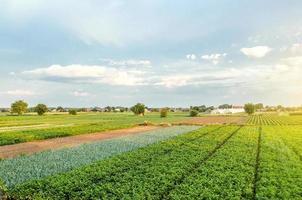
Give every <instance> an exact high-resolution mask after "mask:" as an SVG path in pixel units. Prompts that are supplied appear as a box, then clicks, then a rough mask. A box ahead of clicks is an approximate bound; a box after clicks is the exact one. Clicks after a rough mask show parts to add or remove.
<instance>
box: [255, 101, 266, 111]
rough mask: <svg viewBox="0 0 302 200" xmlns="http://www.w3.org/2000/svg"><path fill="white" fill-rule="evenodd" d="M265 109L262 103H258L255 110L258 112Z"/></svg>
mask: <svg viewBox="0 0 302 200" xmlns="http://www.w3.org/2000/svg"><path fill="white" fill-rule="evenodd" d="M263 108H264V106H263V104H262V103H257V104H255V109H256V110H260V109H263Z"/></svg>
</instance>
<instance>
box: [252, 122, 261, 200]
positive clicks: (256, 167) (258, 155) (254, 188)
mask: <svg viewBox="0 0 302 200" xmlns="http://www.w3.org/2000/svg"><path fill="white" fill-rule="evenodd" d="M258 132H259V135H258V144H257V156H256V164H255V177H254V183H253V199H254V200H256V199H257V196H256V194H257V183H258V181H259V178H260V177H259V169H260V153H261V142H262V127H259V130H258Z"/></svg>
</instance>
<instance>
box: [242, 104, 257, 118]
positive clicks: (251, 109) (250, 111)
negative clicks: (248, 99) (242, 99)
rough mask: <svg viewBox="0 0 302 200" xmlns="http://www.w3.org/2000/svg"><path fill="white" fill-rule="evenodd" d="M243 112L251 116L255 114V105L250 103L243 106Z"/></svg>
mask: <svg viewBox="0 0 302 200" xmlns="http://www.w3.org/2000/svg"><path fill="white" fill-rule="evenodd" d="M244 111H245V112H246V113H247V114H249V115H251V114H253V113H254V112H255V105H254V104H252V103H247V104H245V105H244Z"/></svg>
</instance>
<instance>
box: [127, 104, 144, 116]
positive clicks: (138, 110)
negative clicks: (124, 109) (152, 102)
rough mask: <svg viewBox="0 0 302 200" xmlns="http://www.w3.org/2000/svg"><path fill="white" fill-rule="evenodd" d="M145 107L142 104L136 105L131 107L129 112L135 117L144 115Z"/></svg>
mask: <svg viewBox="0 0 302 200" xmlns="http://www.w3.org/2000/svg"><path fill="white" fill-rule="evenodd" d="M145 109H146V106H145V105H144V104H142V103H137V104H136V105H134V106H132V107H131V109H130V110H131V111H132V112H133V113H134V114H136V115H145Z"/></svg>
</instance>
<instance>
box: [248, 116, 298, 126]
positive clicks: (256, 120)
mask: <svg viewBox="0 0 302 200" xmlns="http://www.w3.org/2000/svg"><path fill="white" fill-rule="evenodd" d="M246 124H248V125H258V126H265V125H302V116H299V115H294V116H292V115H288V116H284V115H281V116H279V115H277V114H258V115H251V116H249V118H248V120H247V122H246Z"/></svg>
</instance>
